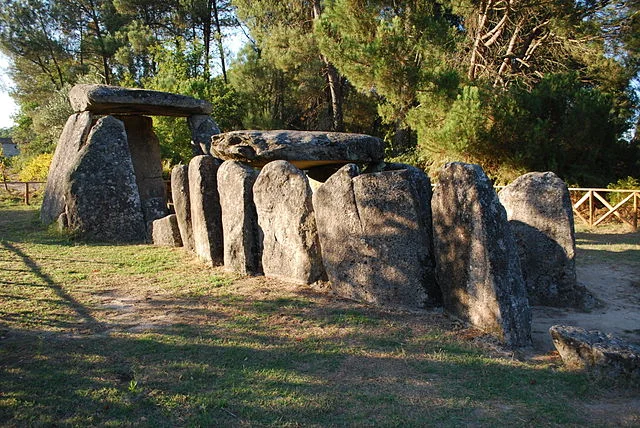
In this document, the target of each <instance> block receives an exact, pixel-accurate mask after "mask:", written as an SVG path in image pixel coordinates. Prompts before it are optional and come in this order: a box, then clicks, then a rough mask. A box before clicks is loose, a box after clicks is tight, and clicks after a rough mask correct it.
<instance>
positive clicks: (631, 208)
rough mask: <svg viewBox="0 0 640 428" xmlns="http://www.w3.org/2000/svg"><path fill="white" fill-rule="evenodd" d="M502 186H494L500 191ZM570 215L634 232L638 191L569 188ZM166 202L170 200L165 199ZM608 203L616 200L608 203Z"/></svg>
mask: <svg viewBox="0 0 640 428" xmlns="http://www.w3.org/2000/svg"><path fill="white" fill-rule="evenodd" d="M43 184H44V182H42V181H28V182H24V181H6V182H2V181H0V189H1V190H0V191H5V190H9V189H10V190H9V191H10V192H16V191H17V192H20V193H21V195H22V198H23V200H24V203H25V204H27V205H29V202H30V197H31V195H32V192H33V191H36V190H40V188H41V187H42V185H43ZM165 185H166V186H167V194H168V195H170V193H171V185H170V183H169V181H165ZM502 188H504V186H496V190H500V189H502ZM569 193H570V195H571V202H572V204H573V213H574V215H575V217H576V218H577V219H580V220H581V221H582V222H583V223H584V224H585V225H587V226H589V227H596V226H599V225H601V224H603V223H605V222H606V221H609V220H613V219H614V218H615V219H616V220H617V221H619V222H621V223H625V224H627V225H629V226H630V227H631V228H633V230H638V217H640V190H612V189H591V188H578V187H576V188H573V187H572V188H569ZM169 200H170V199H169ZM610 201H616V202H615V203H612V202H610Z"/></svg>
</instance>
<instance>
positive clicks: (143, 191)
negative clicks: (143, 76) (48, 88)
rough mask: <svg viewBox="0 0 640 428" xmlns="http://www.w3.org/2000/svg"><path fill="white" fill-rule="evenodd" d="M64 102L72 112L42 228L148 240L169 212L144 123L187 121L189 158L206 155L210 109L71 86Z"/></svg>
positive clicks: (161, 96) (148, 94) (212, 127)
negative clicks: (191, 153) (157, 118)
mask: <svg viewBox="0 0 640 428" xmlns="http://www.w3.org/2000/svg"><path fill="white" fill-rule="evenodd" d="M69 100H70V102H71V106H72V108H73V109H74V111H75V113H74V114H73V115H72V116H71V117H69V119H68V120H67V123H66V125H65V127H64V130H63V132H62V135H61V136H60V140H59V142H58V145H57V146H56V151H55V154H54V157H53V161H52V164H51V167H50V169H49V175H48V178H47V185H46V188H45V194H44V200H43V203H42V209H41V212H40V218H41V220H42V222H43V223H45V224H50V223H53V222H54V221H58V223H59V224H61V225H63V226H65V227H67V228H68V229H69V230H71V231H73V232H74V233H76V234H78V235H79V236H81V237H83V238H86V239H93V240H97V241H107V242H144V241H146V240H147V239H149V238H150V237H151V235H152V234H153V233H152V230H151V229H152V225H153V222H154V220H157V219H160V218H163V217H165V216H166V215H167V213H168V210H167V195H166V189H165V184H164V181H163V179H162V163H161V158H160V144H159V142H158V138H157V137H156V135H155V133H154V132H153V126H152V119H151V118H150V117H148V116H177V117H186V118H187V119H188V123H189V124H190V126H191V132H192V138H193V139H192V142H191V144H192V148H193V151H194V154H203V153H208V150H209V145H210V141H211V135H213V134H214V133H219V130H218V128H217V126H216V124H215V122H214V121H213V119H212V118H211V116H209V114H210V113H211V111H212V107H211V104H210V103H209V102H207V101H203V100H197V99H195V98H191V97H187V96H183V95H178V94H171V93H166V92H159V91H150V90H142V89H129V88H120V87H115V86H107V85H76V86H74V87H73V88H72V89H71V91H70V92H69ZM158 236H160V235H158ZM166 236H170V235H166ZM188 242H189V241H188Z"/></svg>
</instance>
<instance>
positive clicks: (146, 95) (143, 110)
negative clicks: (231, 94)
mask: <svg viewBox="0 0 640 428" xmlns="http://www.w3.org/2000/svg"><path fill="white" fill-rule="evenodd" d="M69 101H70V102H71V107H72V108H73V110H74V111H75V112H83V111H90V112H92V113H94V114H135V115H148V116H179V117H188V116H191V115H194V114H211V111H212V106H211V103H209V102H208V101H204V100H198V99H195V98H192V97H188V96H185V95H179V94H172V93H169V92H160V91H151V90H148V89H133V88H122V87H119V86H109V85H76V86H74V87H73V88H71V90H70V91H69Z"/></svg>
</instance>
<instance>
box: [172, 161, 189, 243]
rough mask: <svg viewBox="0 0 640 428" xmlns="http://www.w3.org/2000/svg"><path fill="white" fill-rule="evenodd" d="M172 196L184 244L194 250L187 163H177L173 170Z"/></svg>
mask: <svg viewBox="0 0 640 428" xmlns="http://www.w3.org/2000/svg"><path fill="white" fill-rule="evenodd" d="M171 198H172V200H173V210H174V211H175V213H176V221H177V222H178V229H179V230H180V238H181V240H182V245H183V246H184V247H185V248H186V249H187V250H189V251H194V248H195V247H194V243H193V228H192V227H191V202H190V200H189V167H188V166H187V165H176V166H174V167H173V169H172V170H171Z"/></svg>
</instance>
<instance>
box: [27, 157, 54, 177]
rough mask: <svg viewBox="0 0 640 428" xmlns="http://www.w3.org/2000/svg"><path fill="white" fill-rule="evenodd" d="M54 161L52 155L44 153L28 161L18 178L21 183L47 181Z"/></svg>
mask: <svg viewBox="0 0 640 428" xmlns="http://www.w3.org/2000/svg"><path fill="white" fill-rule="evenodd" d="M52 159H53V154H52V153H43V154H41V155H38V156H35V157H33V158H31V159H29V160H27V161H26V162H25V163H24V165H23V166H22V169H21V170H20V172H19V173H18V178H19V179H20V181H45V180H46V179H47V174H48V173H49V166H50V165H51V160H52Z"/></svg>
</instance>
